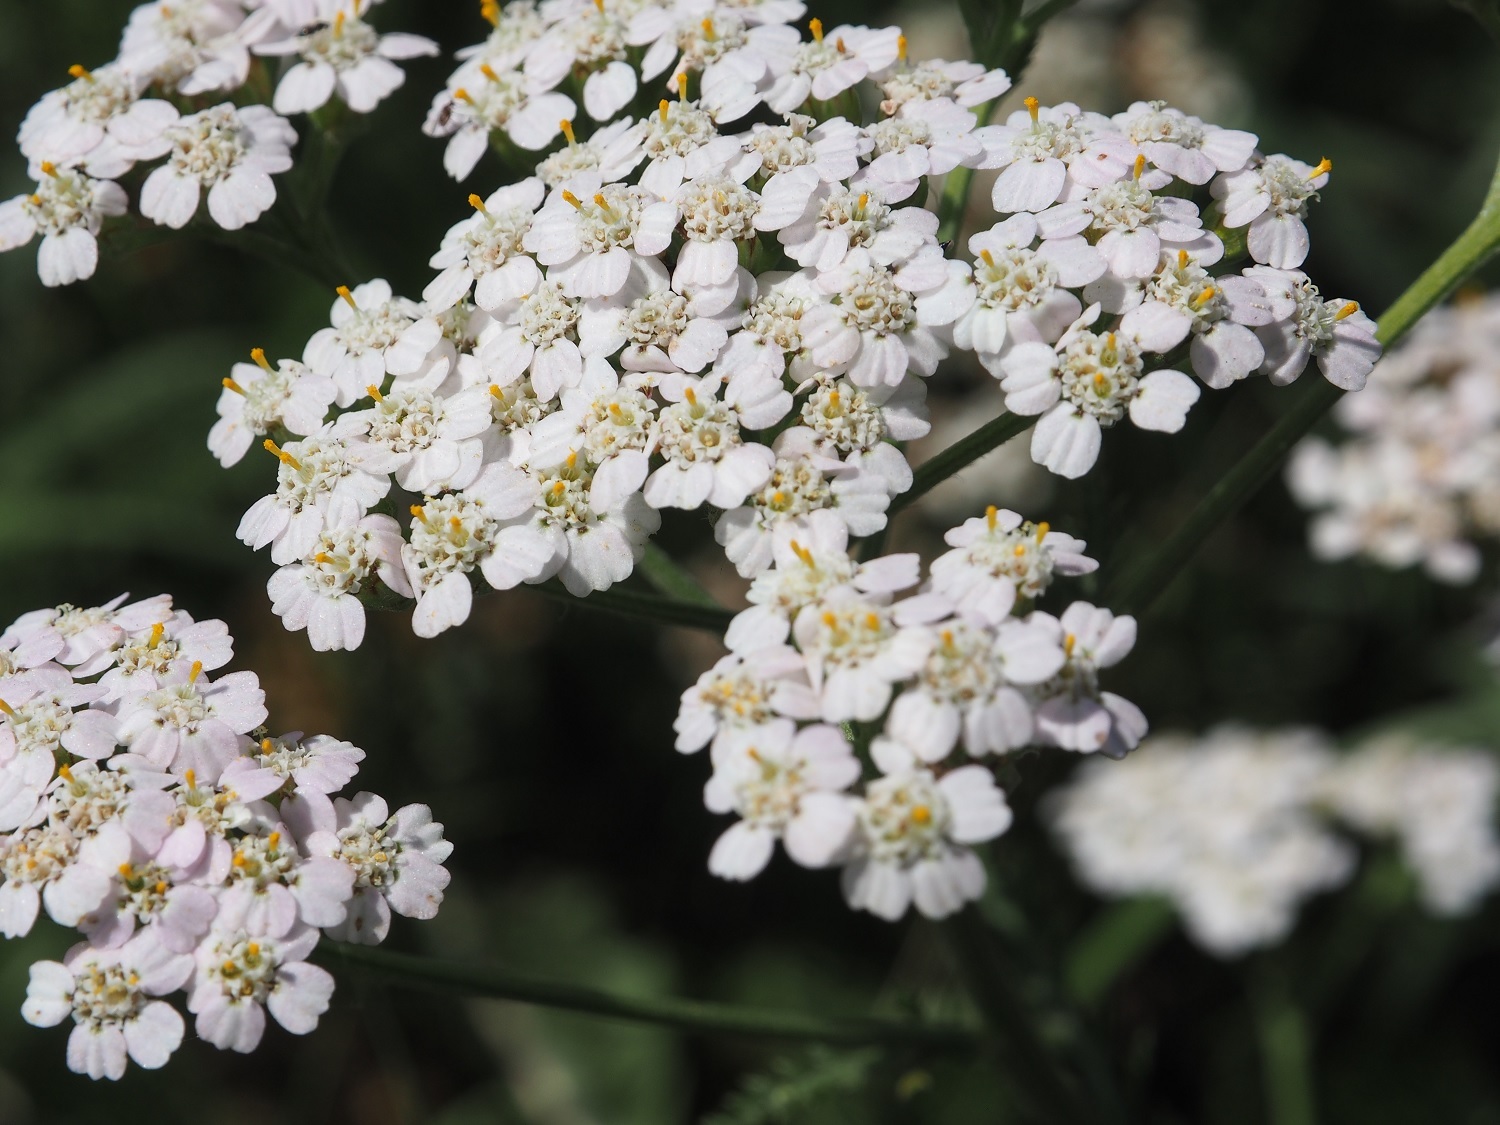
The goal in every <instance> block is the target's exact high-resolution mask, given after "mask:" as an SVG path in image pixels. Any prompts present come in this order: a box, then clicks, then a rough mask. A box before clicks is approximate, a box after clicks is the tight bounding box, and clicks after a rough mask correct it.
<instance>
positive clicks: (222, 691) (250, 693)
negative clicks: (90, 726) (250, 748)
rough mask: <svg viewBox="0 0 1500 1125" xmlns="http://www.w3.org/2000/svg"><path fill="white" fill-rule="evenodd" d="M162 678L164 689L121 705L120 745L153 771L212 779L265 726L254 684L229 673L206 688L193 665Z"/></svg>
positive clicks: (250, 677) (252, 678) (247, 676)
mask: <svg viewBox="0 0 1500 1125" xmlns="http://www.w3.org/2000/svg"><path fill="white" fill-rule="evenodd" d="M164 678H165V680H166V683H165V686H163V687H160V688H157V689H156V690H155V691H150V692H147V693H146V694H145V695H142V696H140V697H138V698H136V699H131V700H127V701H125V703H123V704H122V705H121V708H120V729H119V738H120V742H121V744H122V745H124V746H126V747H128V748H129V749H130V750H131V751H132V752H133V753H136V754H139V755H140V756H141V757H143V758H145V759H146V760H147V761H149V762H151V763H152V764H153V765H155V766H157V767H158V768H161V769H170V770H172V771H174V772H176V773H183V772H184V771H186V770H193V771H195V772H196V773H197V774H198V775H200V776H202V777H204V778H216V777H218V776H219V774H220V773H222V772H223V771H224V767H225V766H227V765H228V764H229V763H230V762H232V761H233V760H234V759H235V758H236V757H238V756H239V753H240V748H241V744H242V738H243V736H244V735H245V734H247V733H249V732H250V731H252V730H254V729H255V728H256V727H258V726H260V724H261V723H263V722H265V721H266V693H265V692H264V691H262V690H261V687H260V680H259V679H257V677H256V675H255V673H254V672H231V673H229V675H227V676H225V677H223V678H222V679H219V680H216V681H212V682H210V681H209V679H208V677H206V676H204V675H203V669H202V667H201V666H198V665H195V666H194V667H193V668H192V669H191V670H188V671H180V672H175V673H169V674H168V675H167V676H166V677H164Z"/></svg>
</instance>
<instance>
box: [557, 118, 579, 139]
mask: <svg viewBox="0 0 1500 1125" xmlns="http://www.w3.org/2000/svg"><path fill="white" fill-rule="evenodd" d="M557 127H558V128H559V129H561V130H562V135H563V136H565V137H567V138H568V144H570V145H575V144H577V143H578V138H577V137H575V136H574V135H573V122H571V121H569V120H568V119H567V118H563V120H561V121H559V122H558V123H557Z"/></svg>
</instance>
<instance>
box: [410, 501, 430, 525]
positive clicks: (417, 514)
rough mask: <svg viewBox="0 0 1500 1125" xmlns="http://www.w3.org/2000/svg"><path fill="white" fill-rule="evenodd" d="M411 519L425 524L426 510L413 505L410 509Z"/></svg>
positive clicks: (420, 506)
mask: <svg viewBox="0 0 1500 1125" xmlns="http://www.w3.org/2000/svg"><path fill="white" fill-rule="evenodd" d="M410 511H411V516H412V519H414V520H420V521H421V522H422V523H426V522H427V510H426V509H425V508H423V507H422V505H420V504H413V505H412V506H411V508H410Z"/></svg>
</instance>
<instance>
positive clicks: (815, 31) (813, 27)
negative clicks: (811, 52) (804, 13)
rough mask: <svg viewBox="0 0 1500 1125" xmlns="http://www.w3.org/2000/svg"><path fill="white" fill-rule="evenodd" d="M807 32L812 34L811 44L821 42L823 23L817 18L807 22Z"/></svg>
mask: <svg viewBox="0 0 1500 1125" xmlns="http://www.w3.org/2000/svg"><path fill="white" fill-rule="evenodd" d="M807 30H808V31H810V32H812V37H813V42H815V43H821V42H823V21H822V20H820V19H818V17H817V16H814V17H813V18H812V19H810V20H808V21H807Z"/></svg>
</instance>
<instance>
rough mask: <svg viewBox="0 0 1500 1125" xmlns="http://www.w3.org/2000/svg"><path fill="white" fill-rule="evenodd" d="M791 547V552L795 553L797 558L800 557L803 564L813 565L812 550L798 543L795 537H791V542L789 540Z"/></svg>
mask: <svg viewBox="0 0 1500 1125" xmlns="http://www.w3.org/2000/svg"><path fill="white" fill-rule="evenodd" d="M791 548H792V554H794V555H796V556H797V557H798V558H799V559H801V560H802V562H803V564H804V565H806V566H812V565H813V555H812V552H811V551H809V550H808V549H807V548H806V547H804V546H803V545H802V544H801V543H798V542H797V541H796V540H795V539H793V540H792V542H791Z"/></svg>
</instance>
